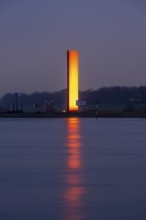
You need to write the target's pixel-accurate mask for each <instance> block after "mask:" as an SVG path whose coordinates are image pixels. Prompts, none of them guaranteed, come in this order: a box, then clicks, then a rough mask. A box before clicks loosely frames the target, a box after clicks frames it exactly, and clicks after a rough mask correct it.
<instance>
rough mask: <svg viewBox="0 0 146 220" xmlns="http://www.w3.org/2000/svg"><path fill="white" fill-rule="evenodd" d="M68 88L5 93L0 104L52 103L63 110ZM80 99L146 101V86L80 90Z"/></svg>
mask: <svg viewBox="0 0 146 220" xmlns="http://www.w3.org/2000/svg"><path fill="white" fill-rule="evenodd" d="M66 97H67V90H66V89H64V90H61V91H58V92H53V93H50V92H41V93H39V92H35V93H33V94H30V95H28V94H24V93H21V94H17V93H15V94H5V95H4V96H3V97H2V98H1V100H0V105H1V107H3V106H8V105H14V104H15V103H16V102H18V104H22V105H23V106H25V105H26V106H34V105H35V104H40V105H45V104H48V105H52V106H53V107H54V108H55V109H57V110H61V109H64V108H66ZM79 99H80V100H86V101H87V105H88V106H93V105H95V104H96V102H98V103H99V104H125V105H127V104H128V103H130V102H136V103H146V86H140V87H125V86H123V87H119V86H114V87H103V88H100V89H98V90H91V89H90V90H86V91H80V93H79Z"/></svg>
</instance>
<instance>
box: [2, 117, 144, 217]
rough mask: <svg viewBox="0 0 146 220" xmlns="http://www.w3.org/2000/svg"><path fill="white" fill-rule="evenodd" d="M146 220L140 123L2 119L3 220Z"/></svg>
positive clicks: (141, 125) (139, 120)
mask: <svg viewBox="0 0 146 220" xmlns="http://www.w3.org/2000/svg"><path fill="white" fill-rule="evenodd" d="M80 219H87V220H145V219H146V120H145V119H98V120H97V121H96V120H95V119H77V118H70V119H0V220H80Z"/></svg>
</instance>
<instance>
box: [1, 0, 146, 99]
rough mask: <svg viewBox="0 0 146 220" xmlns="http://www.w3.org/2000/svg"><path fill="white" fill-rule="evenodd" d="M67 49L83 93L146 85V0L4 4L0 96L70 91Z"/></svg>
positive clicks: (11, 1) (35, 0)
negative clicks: (75, 56)
mask: <svg viewBox="0 0 146 220" xmlns="http://www.w3.org/2000/svg"><path fill="white" fill-rule="evenodd" d="M68 49H75V50H78V51H79V61H80V77H79V80H80V89H81V90H85V89H91V88H93V89H98V88H100V87H102V86H114V85H126V86H133V85H136V86H139V85H146V0H0V96H1V95H3V94H4V93H7V92H15V91H19V92H26V93H32V92H34V91H57V90H61V89H64V88H66V51H67V50H68Z"/></svg>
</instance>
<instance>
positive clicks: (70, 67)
mask: <svg viewBox="0 0 146 220" xmlns="http://www.w3.org/2000/svg"><path fill="white" fill-rule="evenodd" d="M67 92H68V103H67V105H68V106H67V108H68V111H78V106H77V105H76V101H77V100H78V51H74V50H70V51H67Z"/></svg>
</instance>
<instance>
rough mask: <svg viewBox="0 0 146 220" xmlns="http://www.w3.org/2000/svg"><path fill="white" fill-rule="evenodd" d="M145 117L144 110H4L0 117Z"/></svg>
mask: <svg viewBox="0 0 146 220" xmlns="http://www.w3.org/2000/svg"><path fill="white" fill-rule="evenodd" d="M68 117H79V118H81V117H83V118H96V117H97V118H98V117H99V118H146V111H121V112H120V111H99V112H96V111H86V112H70V113H68V112H5V113H0V118H68Z"/></svg>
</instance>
